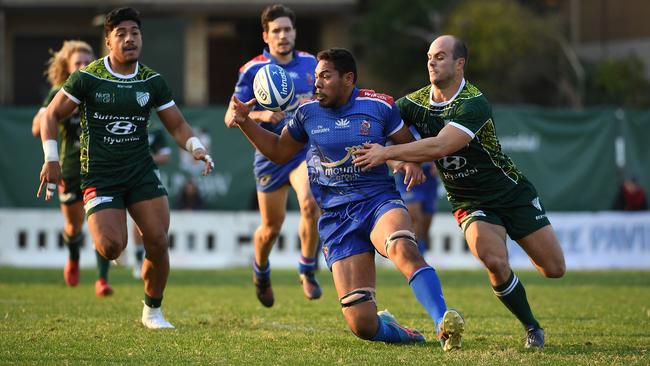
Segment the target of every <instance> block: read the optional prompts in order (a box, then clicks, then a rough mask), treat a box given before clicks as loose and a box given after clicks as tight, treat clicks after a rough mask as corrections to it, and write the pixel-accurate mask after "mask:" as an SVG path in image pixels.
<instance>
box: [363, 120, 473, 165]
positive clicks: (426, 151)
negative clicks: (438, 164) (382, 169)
mask: <svg viewBox="0 0 650 366" xmlns="http://www.w3.org/2000/svg"><path fill="white" fill-rule="evenodd" d="M470 141H472V137H471V136H470V135H468V134H467V133H466V132H464V131H463V130H461V129H460V128H457V127H454V126H453V125H447V126H445V127H444V128H443V129H442V130H441V131H440V133H438V135H437V136H433V137H427V138H424V139H422V140H418V141H413V142H409V143H407V144H398V145H391V146H381V145H378V144H367V145H365V146H364V147H363V149H360V150H358V151H357V152H356V158H355V159H354V160H353V163H354V165H355V166H358V167H361V168H362V169H370V168H372V167H375V166H377V165H380V164H383V163H385V162H386V161H387V160H402V161H411V162H418V163H422V162H426V161H432V160H438V159H440V158H442V157H444V156H447V155H450V154H452V153H454V152H456V151H458V150H460V149H462V148H463V147H464V146H466V145H467V144H469V143H470Z"/></svg>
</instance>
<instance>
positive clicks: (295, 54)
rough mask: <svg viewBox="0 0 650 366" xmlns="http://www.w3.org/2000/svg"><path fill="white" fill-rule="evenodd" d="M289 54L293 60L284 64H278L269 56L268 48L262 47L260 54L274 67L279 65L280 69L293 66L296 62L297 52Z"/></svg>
mask: <svg viewBox="0 0 650 366" xmlns="http://www.w3.org/2000/svg"><path fill="white" fill-rule="evenodd" d="M291 52H292V53H293V58H292V59H291V61H289V62H288V63H286V64H281V63H279V62H278V60H277V59H276V58H275V57H273V55H271V52H269V48H268V47H264V51H263V52H262V54H263V55H264V57H266V58H268V59H269V60H271V62H272V63H274V64H276V65H280V66H282V67H290V66H293V65H295V64H296V63H297V62H298V52H297V51H296V50H295V49H294V50H293V51H291Z"/></svg>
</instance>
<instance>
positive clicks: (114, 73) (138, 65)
mask: <svg viewBox="0 0 650 366" xmlns="http://www.w3.org/2000/svg"><path fill="white" fill-rule="evenodd" d="M104 66H105V67H106V70H108V72H110V73H111V75H113V76H115V77H116V78H120V79H132V78H134V77H135V76H136V75H138V69H139V68H140V63H139V62H137V61H136V62H135V72H133V74H128V75H124V74H120V73H118V72H115V71H113V69H112V68H111V65H110V62H108V56H106V57H104Z"/></svg>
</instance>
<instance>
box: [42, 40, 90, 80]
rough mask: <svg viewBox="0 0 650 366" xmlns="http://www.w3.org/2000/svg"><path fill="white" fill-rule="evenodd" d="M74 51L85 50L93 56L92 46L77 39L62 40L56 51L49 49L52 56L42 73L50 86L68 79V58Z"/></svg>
mask: <svg viewBox="0 0 650 366" xmlns="http://www.w3.org/2000/svg"><path fill="white" fill-rule="evenodd" d="M75 52H85V53H87V54H89V55H90V56H92V58H95V55H94V53H93V48H92V47H91V46H90V45H89V44H88V43H86V42H84V41H79V40H71V41H64V42H63V46H61V49H60V50H58V51H56V52H55V51H53V50H50V54H51V55H52V57H50V59H49V60H48V61H47V69H46V70H45V72H44V74H45V75H46V76H47V80H48V81H49V82H50V84H52V86H54V87H58V86H61V85H63V83H65V81H66V80H67V79H68V77H69V76H70V73H69V72H68V60H69V59H70V57H71V56H72V55H73V54H74V53H75Z"/></svg>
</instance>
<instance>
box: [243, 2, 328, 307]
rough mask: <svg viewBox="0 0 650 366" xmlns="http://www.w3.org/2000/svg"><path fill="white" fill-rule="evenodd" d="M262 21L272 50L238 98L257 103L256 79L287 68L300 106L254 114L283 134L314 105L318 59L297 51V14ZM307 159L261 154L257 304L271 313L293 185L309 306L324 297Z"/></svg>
mask: <svg viewBox="0 0 650 366" xmlns="http://www.w3.org/2000/svg"><path fill="white" fill-rule="evenodd" d="M261 18H262V28H263V30H264V32H262V38H263V39H264V43H266V44H267V46H268V48H265V49H264V51H263V53H262V54H261V55H258V56H257V57H255V58H253V59H252V60H250V61H249V62H247V63H246V64H245V65H244V66H242V67H241V69H240V70H239V80H238V81H237V85H236V86H235V93H234V95H235V96H236V97H237V98H238V99H239V100H245V101H247V100H250V99H251V98H253V79H254V78H255V74H256V73H257V70H259V69H260V68H261V67H262V66H264V65H267V64H269V63H272V64H276V65H279V66H281V67H282V68H284V69H285V70H286V71H287V73H288V74H289V75H290V76H291V78H292V80H293V84H294V87H295V93H296V98H295V101H294V104H293V105H291V106H289V107H288V108H287V111H285V112H272V111H268V110H265V109H263V108H262V107H261V106H259V105H256V106H254V107H253V111H251V113H250V117H251V118H252V119H253V120H254V121H256V122H257V123H259V125H260V126H262V128H264V129H267V130H269V131H271V132H275V133H277V134H279V133H280V131H282V129H283V128H284V126H285V125H286V123H287V121H288V120H290V119H291V117H292V116H293V113H294V110H295V109H296V108H297V107H298V104H299V103H300V102H301V101H303V100H308V99H311V97H312V95H313V93H314V68H315V67H316V58H315V57H314V56H313V55H310V54H309V53H307V52H301V51H296V50H295V49H294V45H295V41H296V28H295V24H296V15H295V14H294V12H293V11H292V10H291V9H289V8H287V7H286V6H283V5H271V6H268V7H266V8H265V9H264V11H263V12H262V16H261ZM305 154H306V149H301V150H299V151H296V154H295V155H293V156H292V158H291V159H289V160H288V161H286V162H284V163H283V164H275V163H273V162H272V161H271V160H269V159H268V158H267V157H265V156H264V155H263V154H262V153H261V152H260V151H259V150H256V151H255V162H254V173H255V180H256V188H257V202H258V206H259V210H260V216H261V218H262V220H261V223H260V226H259V227H258V228H257V230H255V235H254V242H255V262H254V263H253V283H254V284H255V289H256V294H257V299H258V300H259V301H260V302H261V303H262V305H264V306H266V307H271V306H273V302H274V301H275V298H274V296H273V289H272V287H271V264H270V262H269V255H270V254H271V249H272V248H273V244H274V242H275V240H276V239H277V237H278V235H279V234H280V229H281V228H282V223H283V222H284V218H285V216H286V206H287V195H288V192H289V185H291V186H292V187H293V189H294V191H296V196H297V197H298V205H299V206H300V223H299V227H298V234H299V237H300V251H301V254H302V255H301V257H300V260H299V261H298V271H299V274H300V282H301V283H302V287H303V293H304V295H305V297H306V298H307V299H309V300H314V299H318V298H320V297H321V294H322V292H321V288H320V285H319V284H318V281H317V280H316V276H315V272H316V266H317V263H316V262H317V260H318V258H317V255H316V251H317V246H318V228H317V222H318V217H319V215H320V212H319V210H318V206H317V205H316V202H315V201H314V197H313V196H312V193H311V191H310V190H309V181H308V179H307V167H306V165H305Z"/></svg>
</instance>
